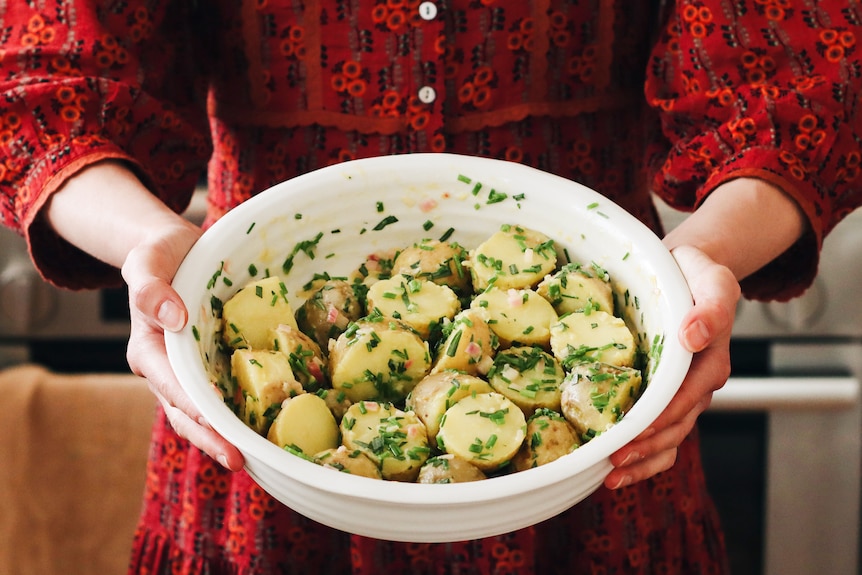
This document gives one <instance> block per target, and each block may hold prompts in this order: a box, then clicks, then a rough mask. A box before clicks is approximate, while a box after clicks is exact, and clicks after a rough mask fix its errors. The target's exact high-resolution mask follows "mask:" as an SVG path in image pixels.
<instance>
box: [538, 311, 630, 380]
mask: <svg viewBox="0 0 862 575" xmlns="http://www.w3.org/2000/svg"><path fill="white" fill-rule="evenodd" d="M551 351H552V352H553V354H554V356H555V357H556V358H557V359H558V360H559V361H560V362H561V363H562V364H563V366H564V367H566V368H569V367H571V366H572V365H575V364H577V363H581V362H584V361H601V362H604V363H609V364H612V365H621V366H627V367H630V366H632V365H634V360H635V351H636V348H635V341H634V336H633V335H632V332H631V330H630V329H629V327H628V326H627V325H626V323H625V322H624V321H623V320H622V319H621V318H618V317H616V316H613V315H611V314H609V313H606V312H603V311H591V312H589V313H588V312H587V311H583V312H575V313H570V314H569V315H566V316H563V317H561V318H560V320H559V321H558V322H557V323H555V324H553V325H552V326H551Z"/></svg>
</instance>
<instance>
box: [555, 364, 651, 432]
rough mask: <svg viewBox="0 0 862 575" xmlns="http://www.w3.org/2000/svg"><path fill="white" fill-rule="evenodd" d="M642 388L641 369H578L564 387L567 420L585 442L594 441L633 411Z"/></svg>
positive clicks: (591, 366)
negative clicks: (630, 410)
mask: <svg viewBox="0 0 862 575" xmlns="http://www.w3.org/2000/svg"><path fill="white" fill-rule="evenodd" d="M641 384H642V379H641V373H640V371H638V370H637V369H633V368H629V367H620V366H615V365H608V364H605V363H599V362H591V363H582V364H579V365H576V366H575V367H574V368H573V369H572V371H571V373H569V375H568V376H567V377H566V381H565V382H564V383H563V391H562V403H561V408H562V411H563V416H565V418H566V420H567V421H568V422H569V423H571V424H572V427H574V428H575V430H576V431H577V432H578V433H579V434H580V436H581V438H582V439H585V440H588V439H591V438H592V437H594V436H596V435H598V434H600V433H604V432H605V431H607V430H608V429H610V428H611V427H612V426H613V425H614V424H616V423H617V422H618V421H619V420H620V419H621V418H622V416H623V415H624V414H625V413H626V412H628V410H629V409H631V407H632V405H634V403H635V400H636V399H637V397H638V396H639V395H640V392H641Z"/></svg>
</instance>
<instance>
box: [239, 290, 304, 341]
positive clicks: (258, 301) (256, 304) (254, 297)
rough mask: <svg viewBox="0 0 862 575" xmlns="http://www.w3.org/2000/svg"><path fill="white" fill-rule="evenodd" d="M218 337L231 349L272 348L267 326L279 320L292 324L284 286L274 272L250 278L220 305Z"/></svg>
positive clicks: (292, 325) (270, 327)
mask: <svg viewBox="0 0 862 575" xmlns="http://www.w3.org/2000/svg"><path fill="white" fill-rule="evenodd" d="M222 322H223V324H224V327H223V332H222V337H223V338H224V341H225V343H227V344H228V345H229V346H230V347H231V348H233V349H239V348H251V349H272V339H271V338H270V333H269V332H270V330H271V329H273V328H275V327H278V326H279V325H281V324H284V325H289V326H291V327H294V328H295V327H296V320H295V319H294V317H293V308H292V307H291V305H290V302H289V301H288V299H287V287H286V286H285V285H284V282H282V281H281V279H280V278H278V277H276V276H271V277H268V278H264V279H262V280H258V281H254V282H251V283H250V284H248V285H247V286H245V287H244V288H242V289H241V290H239V291H238V292H236V293H235V294H234V295H233V296H231V297H230V299H228V300H227V301H226V302H224V306H223V307H222Z"/></svg>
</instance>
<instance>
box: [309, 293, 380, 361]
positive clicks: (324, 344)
mask: <svg viewBox="0 0 862 575" xmlns="http://www.w3.org/2000/svg"><path fill="white" fill-rule="evenodd" d="M355 287H356V286H354V285H353V284H351V283H348V282H346V281H344V280H327V281H326V282H325V283H324V284H323V285H322V286H321V287H320V288H319V289H317V290H316V291H315V292H314V293H312V294H311V296H310V297H309V298H308V299H307V300H305V303H303V304H302V305H301V306H300V307H299V309H297V310H296V325H297V326H298V327H299V329H300V330H301V331H302V332H303V333H305V334H306V335H307V336H309V337H311V338H313V339H314V341H316V342H317V345H319V346H320V349H321V351H323V352H324V353H326V351H327V350H328V349H329V340H330V339H335V338H337V337H338V336H339V335H341V333H342V332H343V331H344V330H345V329H347V326H348V325H350V322H353V321H356V320H358V319H359V318H361V317H362V316H363V315H364V314H365V307H364V304H363V302H362V299H361V298H360V297H359V295H357V293H356V289H354V288H355ZM360 291H361V293H362V294H363V295H364V293H365V289H364V287H363V288H362V289H361V290H360Z"/></svg>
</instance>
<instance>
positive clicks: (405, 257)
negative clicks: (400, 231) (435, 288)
mask: <svg viewBox="0 0 862 575" xmlns="http://www.w3.org/2000/svg"><path fill="white" fill-rule="evenodd" d="M466 259H467V250H465V249H464V248H463V247H461V246H460V245H458V244H456V243H450V242H441V241H437V240H431V239H424V240H422V241H420V242H419V243H416V244H413V245H412V246H410V247H408V248H405V249H403V250H401V252H400V253H399V254H398V256H397V257H396V258H395V262H394V263H393V264H392V273H394V274H406V275H409V276H413V277H415V278H418V279H422V280H425V281H433V282H434V283H436V284H440V285H446V286H449V287H450V288H452V289H453V290H454V291H455V292H456V293H458V294H461V295H464V294H468V293H469V292H470V287H471V285H472V284H471V281H470V272H469V271H468V270H466V269H465V268H464V266H463V262H464V260H466Z"/></svg>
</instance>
